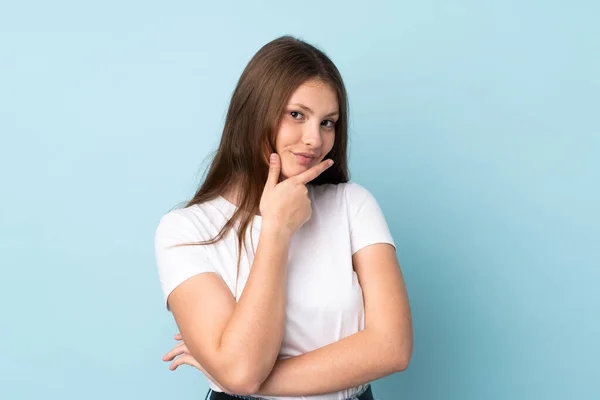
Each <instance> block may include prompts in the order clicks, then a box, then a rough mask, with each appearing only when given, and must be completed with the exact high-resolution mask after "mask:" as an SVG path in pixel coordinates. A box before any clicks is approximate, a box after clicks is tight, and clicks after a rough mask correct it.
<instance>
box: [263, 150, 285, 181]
mask: <svg viewBox="0 0 600 400" xmlns="http://www.w3.org/2000/svg"><path fill="white" fill-rule="evenodd" d="M280 171H281V164H280V160H279V155H278V154H277V153H272V154H271V158H270V160H269V176H268V177H267V184H266V185H265V186H266V187H269V188H273V187H275V186H276V185H277V184H278V183H279V174H280Z"/></svg>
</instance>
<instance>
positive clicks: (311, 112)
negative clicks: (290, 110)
mask: <svg viewBox="0 0 600 400" xmlns="http://www.w3.org/2000/svg"><path fill="white" fill-rule="evenodd" d="M292 105H293V106H298V107H300V108H302V109H304V110H306V111H308V112H309V113H310V114H314V113H315V112H314V111H313V110H311V109H310V108H309V107H307V106H305V105H304V104H300V103H298V104H292ZM338 114H339V112H338V111H332V112H330V113H329V114H327V115H326V117H332V116H334V115H338Z"/></svg>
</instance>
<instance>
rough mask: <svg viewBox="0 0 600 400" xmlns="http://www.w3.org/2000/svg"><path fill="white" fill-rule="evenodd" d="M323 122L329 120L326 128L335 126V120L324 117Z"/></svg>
mask: <svg viewBox="0 0 600 400" xmlns="http://www.w3.org/2000/svg"><path fill="white" fill-rule="evenodd" d="M323 122H325V123H327V122H330V124H329V126H326V128H333V127H335V121H332V120H330V119H326V120H325V121H323Z"/></svg>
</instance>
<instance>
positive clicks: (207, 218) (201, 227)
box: [155, 201, 224, 241]
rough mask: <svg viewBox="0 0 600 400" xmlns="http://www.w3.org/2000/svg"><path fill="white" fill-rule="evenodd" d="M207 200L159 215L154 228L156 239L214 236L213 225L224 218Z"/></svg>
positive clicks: (191, 238)
mask: <svg viewBox="0 0 600 400" xmlns="http://www.w3.org/2000/svg"><path fill="white" fill-rule="evenodd" d="M213 203H214V201H209V202H206V203H203V204H195V205H192V206H189V207H185V208H179V209H175V210H171V211H169V212H167V213H166V214H164V215H163V216H162V217H160V219H159V221H158V225H157V226H156V230H155V240H157V241H162V240H166V241H171V240H173V241H177V240H190V241H202V240H209V239H211V238H212V236H214V233H213V231H214V228H215V226H216V225H217V224H218V223H219V222H221V221H220V220H222V219H223V218H224V216H223V214H222V213H220V212H219V209H218V208H217V207H215V204H213Z"/></svg>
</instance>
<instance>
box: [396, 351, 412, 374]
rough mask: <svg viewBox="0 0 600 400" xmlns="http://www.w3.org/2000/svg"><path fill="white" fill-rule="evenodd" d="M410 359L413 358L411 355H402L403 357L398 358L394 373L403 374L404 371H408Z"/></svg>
mask: <svg viewBox="0 0 600 400" xmlns="http://www.w3.org/2000/svg"><path fill="white" fill-rule="evenodd" d="M410 358H411V355H410V354H402V355H400V356H398V357H396V358H395V360H394V366H393V368H394V371H395V372H402V371H404V370H406V369H407V368H408V365H409V364H410Z"/></svg>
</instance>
